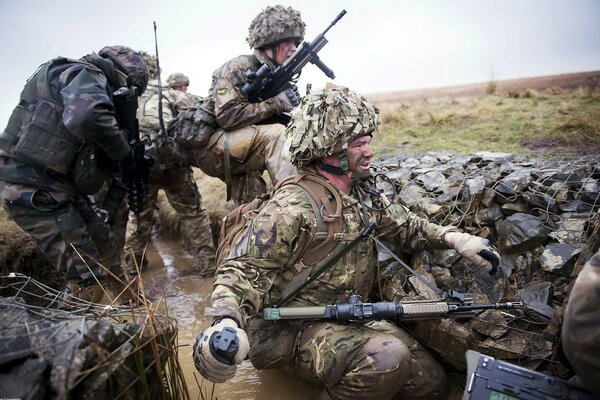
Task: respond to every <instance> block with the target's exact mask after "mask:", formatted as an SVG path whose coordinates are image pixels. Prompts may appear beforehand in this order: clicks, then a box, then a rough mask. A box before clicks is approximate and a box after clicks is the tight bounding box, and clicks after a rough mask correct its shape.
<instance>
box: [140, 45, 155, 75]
mask: <svg viewBox="0 0 600 400" xmlns="http://www.w3.org/2000/svg"><path fill="white" fill-rule="evenodd" d="M140 54H141V55H142V58H143V59H144V62H145V63H146V67H148V73H149V74H150V79H156V77H157V76H158V66H157V65H156V56H155V55H153V54H150V53H148V52H146V51H143V50H142V51H140Z"/></svg>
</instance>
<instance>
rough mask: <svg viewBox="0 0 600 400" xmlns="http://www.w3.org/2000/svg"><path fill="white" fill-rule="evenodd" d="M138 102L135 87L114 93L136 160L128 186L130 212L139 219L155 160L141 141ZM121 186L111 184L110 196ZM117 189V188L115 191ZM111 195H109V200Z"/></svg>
mask: <svg viewBox="0 0 600 400" xmlns="http://www.w3.org/2000/svg"><path fill="white" fill-rule="evenodd" d="M137 100H138V96H137V90H136V88H135V86H129V87H122V88H119V89H118V90H116V91H115V92H114V93H113V103H114V105H115V110H116V119H117V123H118V125H119V128H121V129H122V130H124V131H126V132H127V141H128V142H129V146H130V147H131V150H132V151H133V156H134V158H135V166H136V167H135V168H136V170H135V174H134V177H133V179H131V180H130V181H129V182H126V184H127V192H128V193H129V210H130V211H131V212H133V213H134V214H135V215H136V216H137V217H138V219H139V216H140V213H141V212H142V209H143V200H144V188H145V185H146V181H147V180H148V174H149V173H150V167H151V166H152V164H153V163H154V160H153V159H152V157H150V156H149V155H147V154H145V146H144V143H142V141H141V140H140V129H139V124H138V119H137V116H136V112H137V107H138V102H137ZM119 184H120V185H121V187H122V183H121V182H116V183H113V184H111V186H110V187H109V194H111V189H112V187H113V185H114V186H119ZM117 189H118V188H115V190H117ZM109 194H107V198H108V197H109Z"/></svg>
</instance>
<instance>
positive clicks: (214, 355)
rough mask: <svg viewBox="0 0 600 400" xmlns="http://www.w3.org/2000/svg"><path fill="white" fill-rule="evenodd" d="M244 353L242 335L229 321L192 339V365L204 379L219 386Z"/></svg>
mask: <svg viewBox="0 0 600 400" xmlns="http://www.w3.org/2000/svg"><path fill="white" fill-rule="evenodd" d="M248 350H250V344H249V343H248V336H247V335H246V332H244V330H243V329H240V328H238V325H237V323H236V322H235V321H234V320H232V319H231V318H224V319H222V320H221V321H219V322H218V323H217V324H215V325H213V326H211V327H209V328H207V329H205V330H203V331H202V332H200V333H199V334H198V336H196V343H194V348H193V356H194V365H195V367H196V369H197V370H198V372H200V374H201V375H202V376H203V377H204V378H206V379H208V380H209V381H211V382H215V383H223V382H225V381H226V380H228V379H231V378H232V377H233V375H235V371H236V370H237V366H238V364H241V363H242V361H244V359H245V358H246V356H247V355H248Z"/></svg>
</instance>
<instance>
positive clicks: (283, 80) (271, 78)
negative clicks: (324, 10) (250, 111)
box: [242, 10, 346, 124]
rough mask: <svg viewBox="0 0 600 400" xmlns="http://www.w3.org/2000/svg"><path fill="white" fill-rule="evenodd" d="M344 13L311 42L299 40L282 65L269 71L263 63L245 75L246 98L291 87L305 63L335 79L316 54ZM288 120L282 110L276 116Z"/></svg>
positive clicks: (267, 95) (263, 97) (256, 98)
mask: <svg viewBox="0 0 600 400" xmlns="http://www.w3.org/2000/svg"><path fill="white" fill-rule="evenodd" d="M345 14H346V10H342V12H341V13H339V15H338V16H337V17H335V19H334V20H333V22H332V23H331V24H329V26H328V27H327V29H325V30H324V31H323V32H322V33H321V34H320V35H319V36H317V37H316V38H315V39H314V40H313V41H312V42H310V44H309V43H307V42H302V44H301V45H300V47H298V49H297V50H296V52H295V53H294V54H292V56H291V57H290V58H288V59H287V60H286V61H285V62H284V63H283V65H280V66H279V67H277V68H275V70H272V69H271V67H269V66H268V65H267V64H263V65H262V66H261V67H260V68H259V69H258V71H256V72H253V73H251V74H250V75H249V76H248V82H246V83H245V84H244V86H242V92H244V94H246V96H247V97H248V101H250V102H251V103H257V102H260V101H264V100H266V99H270V98H271V97H273V96H276V95H277V94H279V93H281V92H282V91H283V90H285V89H287V88H288V87H289V86H290V83H293V82H296V81H297V80H298V78H299V76H300V72H302V68H304V66H305V65H306V64H308V62H311V63H312V64H314V65H316V66H317V67H319V69H320V70H321V71H323V73H324V74H325V75H327V77H329V78H331V79H335V74H334V73H333V71H332V70H331V69H330V68H329V67H327V65H325V63H324V62H323V61H321V59H320V58H319V56H318V55H317V53H318V52H319V51H320V50H321V49H322V48H323V47H325V45H326V44H327V43H328V42H327V39H326V38H325V34H326V33H327V31H329V29H331V27H333V25H335V24H336V23H337V22H338V21H339V20H340V19H341V18H342V17H343V16H344V15H345ZM289 121H290V116H289V114H285V113H284V114H281V115H280V116H279V118H277V122H280V123H283V124H287V123H288V122H289Z"/></svg>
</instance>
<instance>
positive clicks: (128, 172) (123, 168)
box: [115, 150, 137, 184]
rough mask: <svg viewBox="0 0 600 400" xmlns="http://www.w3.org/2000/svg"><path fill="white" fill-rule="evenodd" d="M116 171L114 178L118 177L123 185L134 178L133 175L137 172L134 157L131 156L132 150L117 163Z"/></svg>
mask: <svg viewBox="0 0 600 400" xmlns="http://www.w3.org/2000/svg"><path fill="white" fill-rule="evenodd" d="M117 164H118V165H117V166H118V170H117V172H116V174H115V175H116V176H120V177H121V180H122V181H123V183H125V184H128V183H129V182H131V181H132V180H133V178H135V174H136V171H137V165H136V161H135V156H134V155H133V150H130V151H129V153H127V155H126V156H125V157H123V158H122V159H120V160H119V161H118V162H117Z"/></svg>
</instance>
